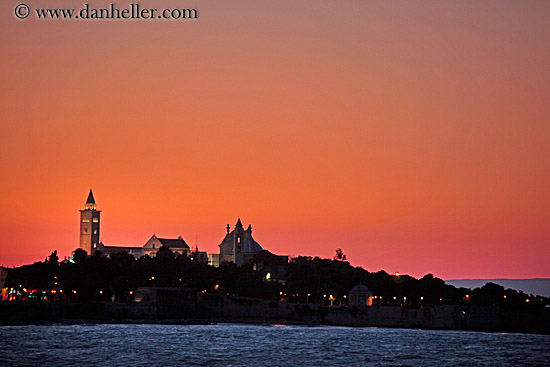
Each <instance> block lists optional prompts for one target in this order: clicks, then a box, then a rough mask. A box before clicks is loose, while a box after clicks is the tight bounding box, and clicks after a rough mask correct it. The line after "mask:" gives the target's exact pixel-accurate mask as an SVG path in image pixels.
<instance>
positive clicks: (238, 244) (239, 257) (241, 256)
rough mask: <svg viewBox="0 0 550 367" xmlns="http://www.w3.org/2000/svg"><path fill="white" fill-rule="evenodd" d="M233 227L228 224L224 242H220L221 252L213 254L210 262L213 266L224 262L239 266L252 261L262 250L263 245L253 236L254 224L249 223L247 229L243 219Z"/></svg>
mask: <svg viewBox="0 0 550 367" xmlns="http://www.w3.org/2000/svg"><path fill="white" fill-rule="evenodd" d="M230 229H231V227H229V224H228V225H227V234H226V235H225V238H224V239H223V241H222V243H221V244H219V247H220V253H219V254H211V255H210V257H209V264H210V265H212V266H220V264H223V263H224V262H233V263H235V264H236V265H237V266H242V265H243V264H245V263H247V262H249V261H251V260H252V259H253V258H254V255H256V254H257V253H258V252H260V251H262V247H261V246H260V244H259V243H258V242H256V241H254V238H252V226H251V225H249V226H248V228H247V229H246V230H245V229H244V228H243V224H242V222H241V219H240V218H239V220H238V221H237V224H235V229H233V231H231V232H230V231H229V230H230Z"/></svg>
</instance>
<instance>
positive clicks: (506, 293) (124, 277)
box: [6, 247, 550, 310]
mask: <svg viewBox="0 0 550 367" xmlns="http://www.w3.org/2000/svg"><path fill="white" fill-rule="evenodd" d="M359 282H362V283H363V284H364V285H366V286H367V287H368V288H369V289H370V290H371V291H372V293H373V295H374V298H373V305H396V306H403V307H410V308H418V307H423V306H431V305H439V304H479V305H497V306H500V308H501V309H502V310H528V309H540V308H542V307H545V306H546V305H548V304H549V303H550V302H549V301H550V299H549V298H548V297H541V296H533V295H526V294H524V293H523V292H517V291H515V290H512V289H504V287H502V286H500V285H496V284H493V283H487V284H486V285H485V286H483V287H481V288H477V289H474V290H470V289H466V288H456V287H454V286H451V285H447V284H445V282H444V281H443V280H441V279H439V278H436V277H434V276H433V275H431V274H427V275H425V276H424V277H423V278H421V279H415V278H413V277H410V276H408V275H399V276H397V275H389V274H388V273H386V272H384V271H379V272H376V273H370V272H368V271H366V270H364V269H363V268H360V267H353V266H351V265H350V264H349V262H347V261H345V257H343V256H340V257H338V258H336V259H335V260H330V259H321V258H318V257H315V258H311V257H304V256H300V257H296V258H291V259H290V261H286V260H285V259H284V258H282V257H279V256H276V255H273V254H271V253H270V252H268V251H265V250H264V251H262V252H260V253H258V254H257V255H256V258H255V260H254V262H251V263H249V264H246V265H244V266H242V267H237V266H235V265H234V264H232V263H224V264H222V265H221V266H220V267H218V268H215V267H212V266H209V265H208V264H206V263H204V262H201V261H196V260H192V259H191V258H189V257H187V256H180V255H178V256H176V255H175V254H174V253H173V252H172V251H170V249H168V248H166V247H162V248H161V249H160V250H159V251H158V253H157V256H156V257H153V258H152V257H149V256H143V257H141V258H139V259H137V260H136V259H135V258H134V257H133V256H131V255H129V254H127V253H125V252H121V253H117V254H112V255H110V257H106V256H102V255H101V254H96V255H94V256H87V255H86V253H85V251H83V250H81V249H78V250H76V251H75V255H74V263H72V262H61V263H60V262H59V261H58V258H57V253H56V252H54V253H52V255H51V256H50V257H49V258H48V259H46V261H44V262H36V263H34V264H32V265H25V266H21V267H19V268H15V269H10V270H9V273H8V278H7V283H6V287H8V288H10V289H12V292H14V293H15V292H17V293H16V294H18V295H19V298H22V299H27V300H32V299H41V300H55V299H61V300H67V301H71V302H79V303H80V302H98V301H116V302H129V301H131V300H132V299H133V293H134V292H135V290H136V289H137V288H138V287H141V286H156V287H192V288H196V289H197V291H200V292H208V293H223V294H231V295H237V296H244V297H255V298H264V299H273V300H285V301H288V302H311V303H320V304H325V305H327V304H330V303H331V302H332V304H333V305H344V304H346V298H345V296H346V295H347V293H348V292H349V291H350V289H351V288H353V287H354V286H355V285H357V284H359Z"/></svg>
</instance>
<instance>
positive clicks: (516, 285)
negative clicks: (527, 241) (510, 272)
mask: <svg viewBox="0 0 550 367" xmlns="http://www.w3.org/2000/svg"><path fill="white" fill-rule="evenodd" d="M489 282H491V283H495V284H500V285H501V286H503V287H504V288H512V289H515V290H517V291H523V292H525V293H526V294H533V295H540V296H545V297H550V279H549V278H533V279H451V280H446V281H445V283H447V284H451V285H454V286H455V287H464V288H471V289H474V288H479V287H482V286H483V285H485V284H486V283H489Z"/></svg>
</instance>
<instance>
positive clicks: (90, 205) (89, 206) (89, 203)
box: [84, 189, 97, 210]
mask: <svg viewBox="0 0 550 367" xmlns="http://www.w3.org/2000/svg"><path fill="white" fill-rule="evenodd" d="M84 209H85V210H96V209H97V205H96V203H95V199H94V194H93V192H92V189H90V193H89V194H88V199H86V205H85V206H84Z"/></svg>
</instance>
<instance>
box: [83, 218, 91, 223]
mask: <svg viewBox="0 0 550 367" xmlns="http://www.w3.org/2000/svg"><path fill="white" fill-rule="evenodd" d="M82 223H90V220H89V219H88V218H82Z"/></svg>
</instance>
